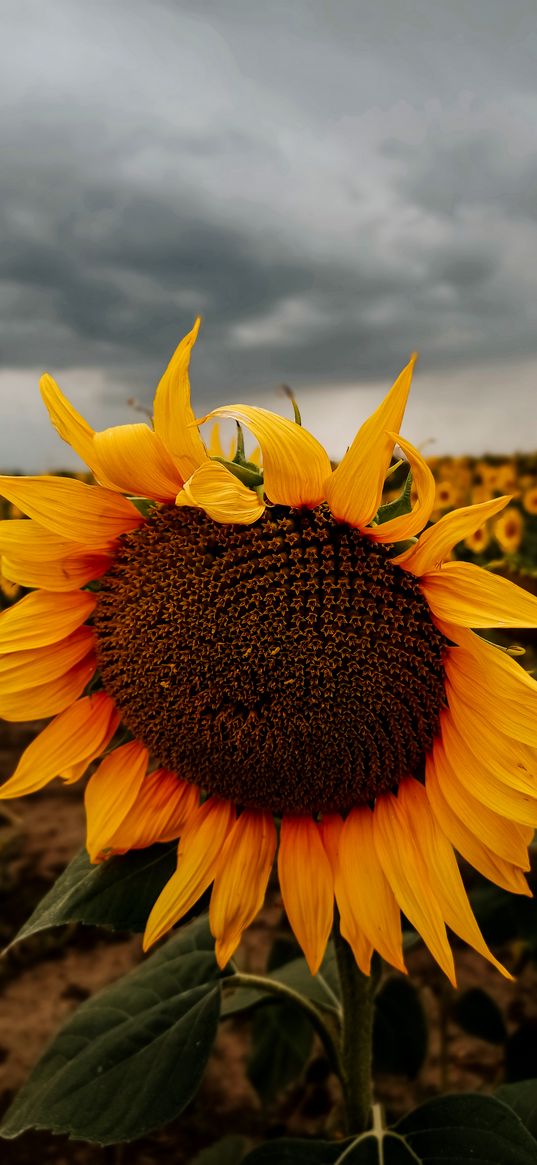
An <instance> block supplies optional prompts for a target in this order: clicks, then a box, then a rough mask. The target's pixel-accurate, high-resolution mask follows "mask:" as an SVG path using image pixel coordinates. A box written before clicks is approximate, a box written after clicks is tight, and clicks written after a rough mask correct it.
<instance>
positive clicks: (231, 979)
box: [223, 971, 343, 1078]
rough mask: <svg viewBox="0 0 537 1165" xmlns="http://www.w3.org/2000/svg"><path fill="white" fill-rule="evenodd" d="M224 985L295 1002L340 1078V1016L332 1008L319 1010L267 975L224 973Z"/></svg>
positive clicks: (295, 992)
mask: <svg viewBox="0 0 537 1165" xmlns="http://www.w3.org/2000/svg"><path fill="white" fill-rule="evenodd" d="M223 986H224V987H246V988H247V989H248V990H250V991H252V990H253V991H263V992H265V993H266V994H267V995H276V996H278V997H279V998H280V999H282V1000H286V1001H287V1002H288V1003H294V1004H296V1006H297V1007H300V1008H301V1010H302V1011H303V1012H304V1013H305V1014H306V1015H307V1017H308V1019H309V1021H310V1023H311V1025H312V1027H313V1028H314V1030H315V1031H316V1033H317V1035H318V1036H319V1039H320V1040H321V1043H322V1045H323V1047H324V1050H325V1052H326V1055H327V1058H328V1061H329V1064H330V1067H331V1068H332V1070H333V1071H334V1072H336V1073H337V1075H338V1076H339V1077H340V1078H342V1073H343V1065H342V1062H341V1056H340V1049H339V1016H338V1014H337V1012H336V1011H335V1009H334V1008H332V1007H330V1008H327V1009H326V1011H324V1009H323V1012H321V1010H320V1008H318V1007H316V1006H315V1004H314V1003H311V1002H310V1000H309V999H306V997H305V995H301V994H300V993H299V992H298V991H294V990H293V988H292V987H288V986H287V984H286V983H282V982H281V981H280V980H279V979H269V978H268V977H267V976H265V975H250V974H247V973H246V972H243V971H237V972H235V973H234V974H233V975H226V977H225V979H224V980H223Z"/></svg>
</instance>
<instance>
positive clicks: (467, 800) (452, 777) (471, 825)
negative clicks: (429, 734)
mask: <svg viewBox="0 0 537 1165" xmlns="http://www.w3.org/2000/svg"><path fill="white" fill-rule="evenodd" d="M433 757H434V765H435V769H436V773H437V776H438V783H439V786H440V789H441V791H442V793H443V795H444V799H445V800H446V801H447V803H448V805H449V807H450V809H452V811H453V812H454V813H456V815H457V817H459V818H460V819H461V821H464V823H465V825H466V826H467V827H468V829H471V830H472V833H475V835H476V837H479V838H481V840H482V841H483V842H484V843H485V845H486V846H488V848H489V849H490V850H492V852H493V853H495V854H498V856H499V857H501V858H503V859H504V861H506V862H510V863H511V864H512V865H514V866H519V867H520V869H521V870H527V869H529V863H528V849H527V843H526V842H525V841H524V839H523V836H522V834H521V830H520V828H519V827H517V824H516V823H515V822H514V821H510V820H508V819H507V818H506V817H503V816H501V815H500V814H499V813H497V812H496V810H494V809H490V808H488V806H486V805H483V803H482V802H481V801H478V799H477V797H474V795H473V793H472V792H471V791H470V789H468V788H467V787H466V785H465V784H464V782H463V781H460V780H458V778H457V774H456V773H455V772H454V771H453V766H452V765H451V764H450V762H449V758H448V757H447V756H446V751H445V748H444V746H443V744H442V741H441V740H440V739H437V740H436V741H435V745H434V749H433Z"/></svg>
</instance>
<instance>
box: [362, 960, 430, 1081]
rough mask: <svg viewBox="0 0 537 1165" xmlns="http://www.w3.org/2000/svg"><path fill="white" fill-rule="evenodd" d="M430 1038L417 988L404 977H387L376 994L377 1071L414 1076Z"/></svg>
mask: <svg viewBox="0 0 537 1165" xmlns="http://www.w3.org/2000/svg"><path fill="white" fill-rule="evenodd" d="M427 1042H428V1032H427V1019H426V1017H425V1012H424V1010H423V1007H422V1004H421V1000H420V997H419V994H418V992H417V991H416V988H415V987H414V985H413V984H412V983H410V982H409V980H408V979H403V978H402V977H401V978H399V977H397V978H396V977H395V976H393V977H392V978H390V979H387V980H386V982H385V983H384V984H383V986H382V987H381V989H380V991H379V992H378V994H377V996H376V998H375V1015H374V1027H373V1064H374V1068H375V1071H377V1072H391V1073H395V1074H399V1075H402V1076H408V1077H409V1078H410V1079H412V1078H413V1077H415V1076H417V1074H418V1072H419V1070H420V1068H421V1066H422V1064H423V1062H424V1060H425V1057H426V1055H427Z"/></svg>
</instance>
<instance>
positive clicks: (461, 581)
mask: <svg viewBox="0 0 537 1165" xmlns="http://www.w3.org/2000/svg"><path fill="white" fill-rule="evenodd" d="M421 588H422V591H423V593H424V595H425V598H426V599H427V602H428V604H429V606H430V608H431V610H432V612H433V614H434V615H437V616H438V617H439V618H440V619H447V620H448V622H451V623H461V624H462V626H463V627H537V598H536V597H535V595H530V594H528V592H527V591H523V590H522V588H521V587H517V586H516V585H515V584H514V583H512V582H509V580H508V579H506V578H501V577H500V576H499V575H496V574H491V573H490V572H489V571H487V570H483V569H482V568H481V567H480V566H474V564H473V563H472V562H446V564H445V565H444V566H442V567H441V568H440V570H431V571H428V572H427V574H426V575H424V576H423V577H422V579H421Z"/></svg>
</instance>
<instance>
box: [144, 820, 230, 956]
mask: <svg viewBox="0 0 537 1165" xmlns="http://www.w3.org/2000/svg"><path fill="white" fill-rule="evenodd" d="M234 817H235V809H234V807H233V805H232V804H231V802H230V801H220V800H219V799H218V798H217V797H210V798H209V799H208V800H207V801H205V802H204V804H203V805H200V807H199V809H198V810H197V811H196V812H195V813H193V814H192V816H191V817H190V818H189V820H188V822H187V824H186V826H185V829H184V832H183V836H182V838H181V842H180V846H179V860H178V865H177V870H176V871H175V874H172V877H171V878H170V880H169V882H167V883H166V885H165V887H164V889H163V890H162V891H161V893H160V894H159V897H158V898H157V901H156V902H155V905H154V906H153V909H152V911H151V914H150V915H149V918H148V920H147V926H146V929H145V935H144V950H145V951H146V950H147V949H148V948H149V947H150V946H152V945H153V943H155V942H156V941H157V939H159V938H162V935H163V934H166V931H168V930H169V929H170V927H172V926H174V924H175V923H176V922H179V919H181V918H182V917H183V915H184V914H186V912H187V910H190V908H191V906H194V905H195V903H196V902H197V901H198V898H201V895H202V894H204V893H205V891H206V890H207V888H208V886H210V884H211V882H212V880H213V878H214V875H215V872H216V868H217V866H218V861H219V858H220V854H221V852H222V846H223V845H224V842H225V840H226V837H227V835H228V833H229V831H230V829H231V827H232V825H233V820H234Z"/></svg>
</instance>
